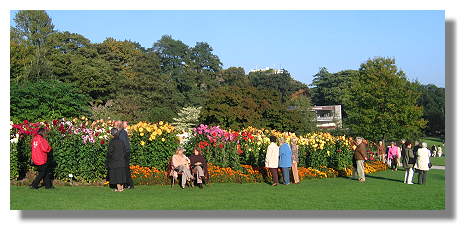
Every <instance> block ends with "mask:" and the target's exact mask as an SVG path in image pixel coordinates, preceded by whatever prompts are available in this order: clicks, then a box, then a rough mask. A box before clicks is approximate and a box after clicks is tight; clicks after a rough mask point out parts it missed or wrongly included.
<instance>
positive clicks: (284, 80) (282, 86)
mask: <svg viewBox="0 0 470 235" xmlns="http://www.w3.org/2000/svg"><path fill="white" fill-rule="evenodd" d="M248 77H249V79H250V81H251V84H252V85H253V86H254V87H256V88H263V89H272V90H276V91H278V92H279V93H280V96H281V101H282V102H286V101H287V100H288V98H289V96H290V95H292V94H293V93H294V92H296V91H298V90H300V89H307V85H305V84H303V83H301V82H299V81H296V80H294V79H293V78H292V77H291V76H290V74H289V72H287V70H282V71H281V72H277V71H275V70H273V69H269V70H266V71H257V72H250V73H249V74H248Z"/></svg>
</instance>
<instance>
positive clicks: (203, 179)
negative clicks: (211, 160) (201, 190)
mask: <svg viewBox="0 0 470 235" xmlns="http://www.w3.org/2000/svg"><path fill="white" fill-rule="evenodd" d="M189 161H190V162H191V169H192V171H191V172H192V173H193V176H195V178H196V183H197V184H198V185H199V187H202V184H203V183H207V179H208V178H209V174H208V172H207V161H206V159H205V158H204V156H202V155H201V149H199V147H197V146H196V147H195V148H194V155H191V156H189Z"/></svg>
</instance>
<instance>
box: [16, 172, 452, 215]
mask: <svg viewBox="0 0 470 235" xmlns="http://www.w3.org/2000/svg"><path fill="white" fill-rule="evenodd" d="M403 175H404V172H403V171H397V172H393V171H385V172H379V173H375V174H371V175H368V176H367V182H365V183H359V182H357V181H353V180H351V179H349V178H333V179H318V180H305V181H302V182H301V183H300V184H297V185H294V184H291V185H279V186H276V187H272V186H270V185H268V184H264V183H257V184H228V183H227V184H211V185H210V186H209V187H206V188H204V189H199V188H189V189H188V188H187V189H184V190H183V189H181V188H179V187H173V188H170V186H136V188H135V189H133V190H127V191H125V192H123V193H116V192H113V191H111V189H109V188H107V187H96V186H76V187H71V186H60V187H56V188H55V189H52V190H46V189H43V188H41V189H39V190H32V189H29V188H27V187H25V186H11V187H10V196H11V198H10V208H11V209H12V210H442V209H445V172H444V171H443V170H434V169H433V170H431V171H430V172H429V174H428V182H427V184H426V185H417V184H415V185H407V184H403V182H402V181H403ZM415 179H416V176H415Z"/></svg>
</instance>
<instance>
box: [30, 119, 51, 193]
mask: <svg viewBox="0 0 470 235" xmlns="http://www.w3.org/2000/svg"><path fill="white" fill-rule="evenodd" d="M45 133H46V131H45V129H44V128H40V129H39V130H38V134H37V135H35V136H34V137H33V140H32V141H31V160H32V162H33V164H34V165H35V166H37V167H38V175H37V176H36V178H34V180H33V183H31V185H30V187H31V188H32V189H38V188H39V182H41V180H43V182H44V186H45V187H46V189H51V188H53V187H52V178H51V172H50V167H49V166H48V159H47V153H49V152H50V151H51V150H52V148H51V146H50V145H49V143H48V142H47V140H46V138H45Z"/></svg>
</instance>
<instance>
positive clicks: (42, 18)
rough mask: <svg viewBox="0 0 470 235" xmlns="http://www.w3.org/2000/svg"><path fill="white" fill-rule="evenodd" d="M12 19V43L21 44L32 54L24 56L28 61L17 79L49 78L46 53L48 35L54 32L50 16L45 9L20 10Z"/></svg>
mask: <svg viewBox="0 0 470 235" xmlns="http://www.w3.org/2000/svg"><path fill="white" fill-rule="evenodd" d="M14 21H15V27H14V28H11V31H12V32H11V33H12V34H14V35H15V37H16V39H15V40H16V41H15V42H14V43H16V44H23V46H24V47H26V48H28V49H29V50H31V52H32V56H25V58H27V60H28V61H27V62H26V63H25V66H24V68H23V69H24V70H23V72H22V73H21V76H20V77H17V79H27V80H37V79H44V78H49V77H50V72H49V71H50V65H49V62H48V60H47V58H46V54H47V52H48V50H49V45H48V37H49V35H50V34H52V33H53V32H54V25H53V24H52V20H51V18H50V17H49V15H48V14H47V13H46V12H45V11H36V10H34V11H32V10H22V11H19V12H18V13H17V14H16V15H15V18H14ZM13 46H14V47H15V46H17V45H13ZM15 49H17V48H15ZM16 75H18V74H16Z"/></svg>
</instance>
